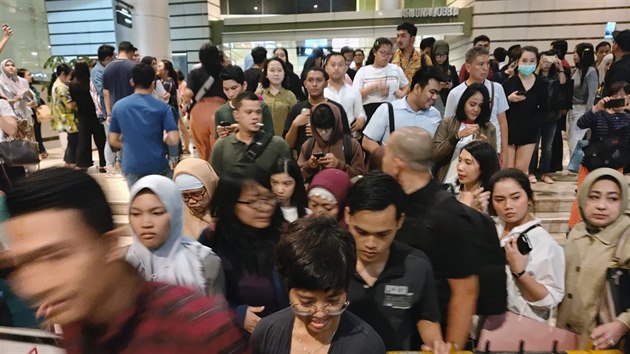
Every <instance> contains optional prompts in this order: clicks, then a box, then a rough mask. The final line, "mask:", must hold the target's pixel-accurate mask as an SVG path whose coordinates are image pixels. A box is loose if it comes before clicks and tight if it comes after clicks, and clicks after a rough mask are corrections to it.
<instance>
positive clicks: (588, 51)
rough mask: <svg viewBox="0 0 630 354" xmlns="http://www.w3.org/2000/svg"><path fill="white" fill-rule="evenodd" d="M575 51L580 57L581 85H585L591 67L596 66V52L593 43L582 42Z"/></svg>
mask: <svg viewBox="0 0 630 354" xmlns="http://www.w3.org/2000/svg"><path fill="white" fill-rule="evenodd" d="M575 52H576V53H577V55H578V57H579V58H580V63H579V64H578V68H579V69H580V75H581V81H580V86H583V85H584V78H585V77H586V74H587V73H588V69H589V68H590V67H593V68H595V52H594V49H593V45H592V44H590V43H586V42H582V43H579V44H578V45H576V46H575Z"/></svg>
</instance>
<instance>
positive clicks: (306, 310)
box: [291, 301, 350, 317]
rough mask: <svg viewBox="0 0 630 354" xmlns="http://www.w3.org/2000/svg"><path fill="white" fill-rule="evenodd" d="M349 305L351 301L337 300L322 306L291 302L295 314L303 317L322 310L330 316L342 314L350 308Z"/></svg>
mask: <svg viewBox="0 0 630 354" xmlns="http://www.w3.org/2000/svg"><path fill="white" fill-rule="evenodd" d="M348 305H350V301H346V302H344V303H341V302H337V303H334V304H324V305H321V306H315V305H313V304H303V303H301V302H297V303H295V304H291V308H292V309H293V313H294V314H296V315H298V316H303V317H308V316H313V315H314V314H315V313H316V312H317V311H322V312H324V313H325V314H326V315H328V316H337V315H341V314H342V313H343V312H344V311H345V310H346V309H347V308H348Z"/></svg>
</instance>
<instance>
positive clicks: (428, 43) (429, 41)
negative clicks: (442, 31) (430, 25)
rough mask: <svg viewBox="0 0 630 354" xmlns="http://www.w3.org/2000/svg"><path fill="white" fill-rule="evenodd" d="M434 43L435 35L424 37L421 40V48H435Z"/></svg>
mask: <svg viewBox="0 0 630 354" xmlns="http://www.w3.org/2000/svg"><path fill="white" fill-rule="evenodd" d="M434 44H435V38H433V37H427V38H423V39H422V40H421V41H420V50H424V49H425V48H431V49H433V45H434Z"/></svg>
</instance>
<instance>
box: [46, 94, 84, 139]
mask: <svg viewBox="0 0 630 354" xmlns="http://www.w3.org/2000/svg"><path fill="white" fill-rule="evenodd" d="M52 101H53V104H52V116H53V118H52V122H51V128H52V129H54V130H56V131H58V132H63V131H65V132H67V133H76V132H78V131H79V129H78V122H77V117H76V115H75V110H74V109H72V108H69V107H68V104H69V103H70V102H72V98H71V97H70V89H69V88H68V85H66V84H64V83H63V82H60V81H56V82H55V83H54V84H53V88H52Z"/></svg>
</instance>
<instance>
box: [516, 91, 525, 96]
mask: <svg viewBox="0 0 630 354" xmlns="http://www.w3.org/2000/svg"><path fill="white" fill-rule="evenodd" d="M516 94H517V95H519V96H527V91H516Z"/></svg>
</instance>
